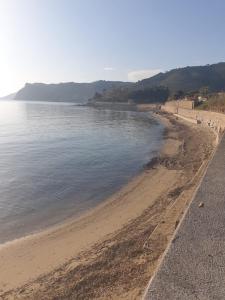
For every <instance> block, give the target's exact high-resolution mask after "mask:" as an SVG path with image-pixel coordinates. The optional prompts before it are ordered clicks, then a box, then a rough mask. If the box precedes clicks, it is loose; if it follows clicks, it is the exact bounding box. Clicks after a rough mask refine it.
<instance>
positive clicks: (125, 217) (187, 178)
mask: <svg viewBox="0 0 225 300" xmlns="http://www.w3.org/2000/svg"><path fill="white" fill-rule="evenodd" d="M161 120H162V121H163V122H165V125H166V128H167V129H166V131H165V145H164V147H163V149H162V152H161V154H160V155H159V157H158V158H156V159H155V160H153V161H152V162H151V163H149V165H148V168H146V170H145V171H144V172H143V173H142V174H140V175H139V176H137V177H136V178H134V179H133V180H132V181H131V182H130V183H129V184H128V185H126V186H125V187H124V188H122V189H121V190H120V191H119V192H118V193H116V194H115V195H113V196H112V197H110V198H109V199H108V200H107V201H106V202H105V203H104V204H102V205H100V206H98V207H97V208H95V209H94V210H92V211H91V212H89V213H87V214H86V215H84V216H82V217H81V218H79V219H78V220H76V221H68V222H66V223H65V224H63V225H60V226H58V227H54V228H51V229H49V230H46V231H43V232H41V233H39V234H35V235H31V236H28V237H25V238H22V239H19V240H17V241H13V242H9V243H7V244H5V245H3V246H2V247H1V248H0V299H95V298H98V299H140V298H141V295H142V294H143V291H144V288H145V286H146V284H147V282H148V280H149V279H150V277H151V276H152V274H153V272H154V270H155V268H156V266H157V264H158V262H159V260H160V257H161V256H162V254H163V252H164V250H165V248H166V246H167V244H168V241H169V240H170V238H171V236H172V234H173V232H174V230H175V228H176V226H177V224H178V222H179V219H180V217H181V215H182V214H183V212H184V210H185V208H186V206H187V205H188V203H189V201H190V200H191V198H192V196H193V194H194V192H195V190H196V187H197V184H198V182H199V180H200V178H201V176H202V174H203V171H204V169H205V167H206V165H207V162H208V160H209V158H210V155H211V153H212V150H213V141H214V136H213V134H212V133H210V132H209V130H208V129H205V128H203V127H201V126H200V125H198V126H197V125H191V124H188V123H186V122H185V121H177V120H176V119H175V118H174V117H172V116H166V117H165V116H164V117H162V116H161Z"/></svg>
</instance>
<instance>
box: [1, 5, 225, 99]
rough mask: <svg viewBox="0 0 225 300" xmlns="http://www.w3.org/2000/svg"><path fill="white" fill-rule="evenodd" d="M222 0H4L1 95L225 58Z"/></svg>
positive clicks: (138, 76)
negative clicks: (25, 87)
mask: <svg viewBox="0 0 225 300" xmlns="http://www.w3.org/2000/svg"><path fill="white" fill-rule="evenodd" d="M224 37H225V1H224V0H188V1H187V0H0V96H3V95H6V94H8V93H12V92H15V91H17V90H18V89H20V88H21V87H22V86H23V85H24V84H25V83H26V82H45V83H57V82H66V81H75V82H90V81H95V80H99V79H104V80H123V81H137V80H140V79H142V78H146V77H150V76H153V75H154V74H156V73H158V72H160V71H163V72H164V71H168V70H170V69H172V68H176V67H182V66H187V65H189V66H190V65H205V64H211V63H216V62H220V61H225V38H224Z"/></svg>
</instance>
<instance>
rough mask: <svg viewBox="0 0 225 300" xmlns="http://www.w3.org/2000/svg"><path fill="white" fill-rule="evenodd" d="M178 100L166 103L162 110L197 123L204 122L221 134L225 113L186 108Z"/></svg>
mask: <svg viewBox="0 0 225 300" xmlns="http://www.w3.org/2000/svg"><path fill="white" fill-rule="evenodd" d="M176 102H177V101H170V102H168V103H167V104H166V105H163V106H162V108H161V109H162V110H164V111H166V112H169V113H173V114H175V115H177V116H178V117H183V118H184V119H187V120H189V121H193V122H194V123H197V124H203V125H206V126H209V127H210V128H211V129H213V130H214V131H215V132H216V133H217V134H220V133H222V132H223V131H224V129H225V114H221V113H216V112H210V111H203V110H196V109H186V108H182V107H181V106H178V105H177V103H176Z"/></svg>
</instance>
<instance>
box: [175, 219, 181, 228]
mask: <svg viewBox="0 0 225 300" xmlns="http://www.w3.org/2000/svg"><path fill="white" fill-rule="evenodd" d="M179 222H180V220H176V222H175V229H176V228H177V226H178V224H179Z"/></svg>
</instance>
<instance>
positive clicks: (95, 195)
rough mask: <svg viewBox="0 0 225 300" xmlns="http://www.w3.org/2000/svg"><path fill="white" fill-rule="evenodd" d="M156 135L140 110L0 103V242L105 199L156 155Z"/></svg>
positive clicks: (157, 127) (154, 124)
mask: <svg viewBox="0 0 225 300" xmlns="http://www.w3.org/2000/svg"><path fill="white" fill-rule="evenodd" d="M162 136H163V125H162V124H160V123H159V122H158V121H157V120H156V119H155V118H154V117H153V116H152V115H151V114H150V113H146V112H136V111H127V110H124V109H123V110H121V109H117V110H116V109H100V108H99V109H96V108H92V107H88V106H81V105H75V104H73V103H72V104H71V103H66V102H44V101H43V102H38V101H37V102H34V101H15V100H8V101H3V100H2V101H0V244H3V243H5V242H7V241H11V240H14V239H17V238H20V237H24V236H26V235H29V234H32V233H36V232H39V231H40V230H43V229H45V228H47V227H50V226H53V225H55V224H59V223H61V222H64V221H65V220H66V219H67V218H71V217H73V218H77V217H78V216H80V215H81V214H83V213H84V212H86V211H88V210H90V209H92V208H93V207H95V206H97V205H98V204H100V203H102V202H103V201H106V199H107V197H109V196H110V195H112V194H113V193H114V192H116V191H118V190H119V189H120V188H121V187H122V186H123V185H125V184H126V183H128V182H129V180H131V178H133V177H134V176H136V175H137V174H138V173H140V172H141V171H142V170H143V167H144V165H145V164H146V163H147V162H148V161H149V160H150V159H151V158H153V157H154V156H156V155H157V153H158V151H159V149H160V147H161V145H162V143H163V138H162ZM137 201H138V199H137Z"/></svg>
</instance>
